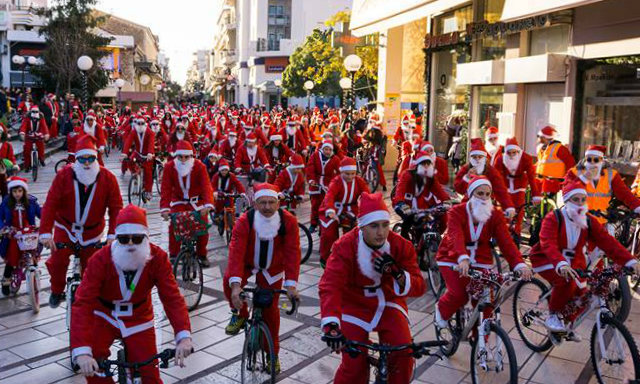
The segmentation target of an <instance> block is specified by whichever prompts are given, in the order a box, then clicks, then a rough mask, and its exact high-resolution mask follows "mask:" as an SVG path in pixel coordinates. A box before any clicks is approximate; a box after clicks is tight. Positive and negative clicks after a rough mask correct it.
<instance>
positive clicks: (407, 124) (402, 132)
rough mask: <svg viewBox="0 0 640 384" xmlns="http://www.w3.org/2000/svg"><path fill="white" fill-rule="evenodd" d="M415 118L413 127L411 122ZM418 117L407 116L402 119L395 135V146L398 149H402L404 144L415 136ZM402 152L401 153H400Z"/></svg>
mask: <svg viewBox="0 0 640 384" xmlns="http://www.w3.org/2000/svg"><path fill="white" fill-rule="evenodd" d="M412 118H413V126H412V124H411V120H412ZM415 121H416V117H415V116H413V115H409V114H406V115H404V117H403V118H402V121H401V123H400V126H399V127H398V128H397V129H396V133H395V134H394V135H393V144H394V145H395V146H396V147H397V148H398V149H401V148H402V143H404V142H405V141H407V140H409V139H410V138H411V136H412V135H413V129H414V128H415ZM398 152H400V151H398Z"/></svg>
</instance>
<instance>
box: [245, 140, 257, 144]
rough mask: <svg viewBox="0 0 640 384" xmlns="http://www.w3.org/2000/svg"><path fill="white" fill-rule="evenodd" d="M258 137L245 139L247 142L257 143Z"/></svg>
mask: <svg viewBox="0 0 640 384" xmlns="http://www.w3.org/2000/svg"><path fill="white" fill-rule="evenodd" d="M256 140H257V139H244V141H246V142H247V143H255V142H256Z"/></svg>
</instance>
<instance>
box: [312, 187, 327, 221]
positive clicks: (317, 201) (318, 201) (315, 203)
mask: <svg viewBox="0 0 640 384" xmlns="http://www.w3.org/2000/svg"><path fill="white" fill-rule="evenodd" d="M310 197H311V225H315V226H318V217H319V215H318V211H319V210H320V206H321V205H322V200H324V193H318V194H314V195H310Z"/></svg>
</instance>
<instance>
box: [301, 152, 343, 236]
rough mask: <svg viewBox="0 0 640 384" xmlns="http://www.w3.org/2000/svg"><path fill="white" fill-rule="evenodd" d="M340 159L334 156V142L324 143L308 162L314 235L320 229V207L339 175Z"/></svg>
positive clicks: (307, 169)
mask: <svg viewBox="0 0 640 384" xmlns="http://www.w3.org/2000/svg"><path fill="white" fill-rule="evenodd" d="M338 168H340V159H339V158H338V157H337V156H335V155H334V154H333V142H332V141H327V140H325V141H323V142H322V145H321V146H320V148H319V150H317V151H315V152H314V153H313V154H312V155H311V156H310V157H309V160H308V161H307V167H306V176H307V181H308V182H309V197H310V198H311V226H310V227H309V231H310V232H311V233H314V232H315V231H316V229H317V227H318V223H319V221H318V218H319V217H320V215H319V211H320V205H322V201H323V200H324V196H325V195H326V193H327V188H329V184H330V183H331V180H333V178H334V177H335V176H336V175H337V174H338V173H339V170H338Z"/></svg>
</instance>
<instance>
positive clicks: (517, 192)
mask: <svg viewBox="0 0 640 384" xmlns="http://www.w3.org/2000/svg"><path fill="white" fill-rule="evenodd" d="M503 156H504V155H503V154H501V153H499V154H497V155H496V162H495V166H494V168H495V169H496V171H498V172H499V173H500V175H502V181H503V182H504V184H505V185H506V186H507V191H508V192H509V194H510V195H511V200H512V201H513V203H514V204H515V205H516V206H518V207H520V206H522V205H523V204H524V202H525V192H526V191H527V186H529V187H530V188H531V196H533V197H540V190H539V188H538V184H537V183H536V182H535V179H536V169H535V167H534V166H533V159H532V158H531V155H529V154H528V153H525V152H522V157H521V158H520V163H519V164H518V168H517V169H516V171H515V172H514V173H513V174H512V173H511V172H509V170H508V169H507V167H506V166H505V165H504V162H503Z"/></svg>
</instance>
